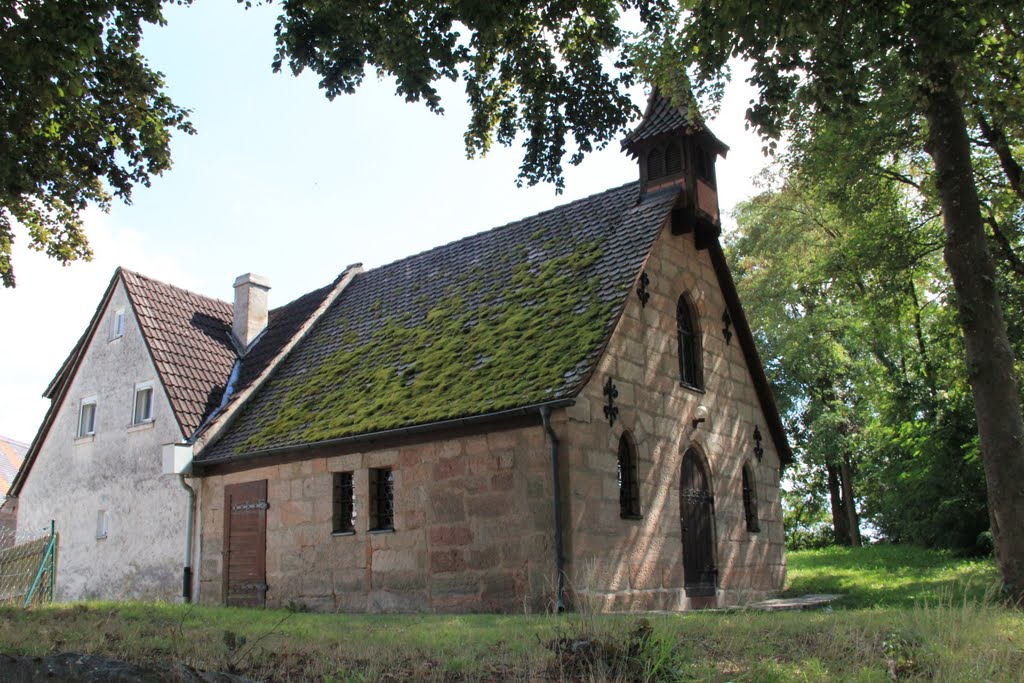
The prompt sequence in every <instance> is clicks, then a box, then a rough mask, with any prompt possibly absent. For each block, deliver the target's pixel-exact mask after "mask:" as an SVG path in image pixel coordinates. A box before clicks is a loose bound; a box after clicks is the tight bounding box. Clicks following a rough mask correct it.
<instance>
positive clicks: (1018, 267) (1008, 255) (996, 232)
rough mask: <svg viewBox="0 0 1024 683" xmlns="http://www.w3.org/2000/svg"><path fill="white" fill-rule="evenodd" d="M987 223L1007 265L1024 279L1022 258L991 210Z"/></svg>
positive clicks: (986, 217)
mask: <svg viewBox="0 0 1024 683" xmlns="http://www.w3.org/2000/svg"><path fill="white" fill-rule="evenodd" d="M985 223H986V224H987V225H988V227H989V228H991V229H992V237H993V238H994V239H995V241H996V245H997V246H998V247H999V251H1000V253H1001V254H1002V256H1003V259H1004V260H1005V261H1006V263H1007V265H1009V266H1010V269H1011V270H1012V271H1013V272H1014V273H1015V274H1017V275H1018V276H1021V277H1024V261H1021V258H1020V257H1019V256H1017V252H1015V251H1014V250H1013V245H1012V244H1010V240H1009V239H1008V238H1007V237H1006V235H1005V234H1004V233H1003V231H1002V229H1001V228H1000V227H999V221H997V220H996V218H995V216H993V215H992V212H991V210H990V211H989V214H988V215H987V216H985Z"/></svg>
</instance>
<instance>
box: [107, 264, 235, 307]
mask: <svg viewBox="0 0 1024 683" xmlns="http://www.w3.org/2000/svg"><path fill="white" fill-rule="evenodd" d="M118 269H119V270H120V271H121V273H127V274H129V275H134V276H135V277H139V278H142V279H143V280H148V281H149V282H152V283H153V284H155V285H160V286H161V287H166V288H168V289H174V290H177V291H179V292H182V293H184V294H189V295H191V296H197V297H200V298H202V299H207V300H208V301H215V302H217V303H221V304H226V305H228V306H234V304H233V303H232V302H230V301H226V300H225V299H218V298H217V297H215V296H210V295H209V294H202V293H200V292H196V291H194V290H191V289H185V288H184V287H179V286H178V285H172V284H171V283H169V282H164V281H163V280H158V279H156V278H155V277H150V276H149V275H145V274H143V273H140V272H138V271H137V270H131V269H129V268H125V267H124V266H118Z"/></svg>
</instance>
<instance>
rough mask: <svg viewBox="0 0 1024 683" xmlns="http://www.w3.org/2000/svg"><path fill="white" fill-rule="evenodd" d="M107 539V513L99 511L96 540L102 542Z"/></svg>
mask: <svg viewBox="0 0 1024 683" xmlns="http://www.w3.org/2000/svg"><path fill="white" fill-rule="evenodd" d="M106 537H107V511H106V510H99V511H97V512H96V540H97V541H98V540H100V539H103V538H106Z"/></svg>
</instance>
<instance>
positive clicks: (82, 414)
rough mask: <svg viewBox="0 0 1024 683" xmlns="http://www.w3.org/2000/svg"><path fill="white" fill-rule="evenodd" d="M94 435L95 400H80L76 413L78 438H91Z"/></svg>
mask: <svg viewBox="0 0 1024 683" xmlns="http://www.w3.org/2000/svg"><path fill="white" fill-rule="evenodd" d="M95 433H96V398H95V397H92V398H84V399H82V407H81V409H80V410H79V411H78V436H79V437H82V436H92V435H93V434H95Z"/></svg>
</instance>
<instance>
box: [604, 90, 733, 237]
mask: <svg viewBox="0 0 1024 683" xmlns="http://www.w3.org/2000/svg"><path fill="white" fill-rule="evenodd" d="M622 149H623V151H624V152H626V153H627V154H629V155H630V156H632V157H633V158H634V159H636V160H637V162H638V163H639V166H640V193H641V195H643V194H646V193H648V192H657V191H659V190H664V189H667V188H670V187H678V188H680V189H681V190H682V194H681V196H680V199H679V203H678V204H677V206H676V208H675V209H674V210H673V211H672V232H673V233H675V234H677V235H682V234H686V233H689V232H694V233H695V239H696V243H697V248H698V249H704V248H706V247H707V246H709V245H710V244H711V242H713V241H714V240H715V239H717V238H718V236H719V235H720V234H721V232H722V224H721V219H720V217H719V213H718V182H717V179H716V177H715V162H716V160H717V159H718V157H719V156H722V157H723V158H724V157H725V154H726V152H728V151H729V148H728V146H726V144H725V143H723V142H722V141H721V140H719V139H718V138H717V137H715V135H714V134H713V133H712V132H711V131H710V130H708V128H707V127H706V126H705V125H704V123H703V121H702V120H701V119H700V116H699V115H696V114H694V115H691V113H690V111H689V107H687V106H686V105H683V106H680V107H674V106H672V103H671V102H669V100H668V99H667V98H665V97H663V96H662V95H661V93H660V92H658V89H657V88H655V89H654V90H653V91H652V92H651V96H650V97H649V98H648V100H647V109H646V111H644V117H643V120H641V121H640V125H638V126H637V127H636V129H635V130H633V132H631V133H629V134H628V135H627V136H626V138H625V139H624V140H623V141H622Z"/></svg>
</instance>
